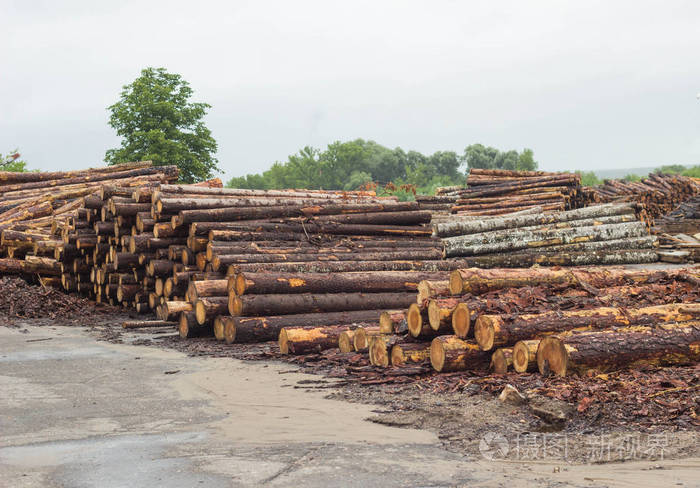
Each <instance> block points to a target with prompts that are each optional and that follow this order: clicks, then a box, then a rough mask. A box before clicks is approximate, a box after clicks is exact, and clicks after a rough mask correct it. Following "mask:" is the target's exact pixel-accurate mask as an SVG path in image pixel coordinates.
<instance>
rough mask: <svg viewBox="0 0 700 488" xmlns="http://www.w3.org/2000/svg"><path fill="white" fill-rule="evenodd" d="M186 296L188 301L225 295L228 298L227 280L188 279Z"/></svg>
mask: <svg viewBox="0 0 700 488" xmlns="http://www.w3.org/2000/svg"><path fill="white" fill-rule="evenodd" d="M186 296H187V300H188V301H190V302H195V301H197V299H198V298H204V297H227V299H228V280H201V281H190V282H189V284H188V286H187V295H186Z"/></svg>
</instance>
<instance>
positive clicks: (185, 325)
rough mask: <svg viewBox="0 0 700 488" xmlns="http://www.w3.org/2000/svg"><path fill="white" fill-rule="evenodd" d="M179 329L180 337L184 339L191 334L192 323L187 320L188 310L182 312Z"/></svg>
mask: <svg viewBox="0 0 700 488" xmlns="http://www.w3.org/2000/svg"><path fill="white" fill-rule="evenodd" d="M177 330H178V332H179V333H180V337H181V338H183V339H187V338H188V337H189V336H190V324H189V320H187V312H183V313H181V314H180V321H179V322H178V326H177Z"/></svg>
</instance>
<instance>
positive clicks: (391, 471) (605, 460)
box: [0, 278, 700, 487]
mask: <svg viewBox="0 0 700 488" xmlns="http://www.w3.org/2000/svg"><path fill="white" fill-rule="evenodd" d="M2 280H3V283H2V286H3V293H2V296H1V297H0V325H4V326H5V327H0V391H3V394H2V395H0V429H1V430H2V436H0V486H13V487H14V486H18V487H22V486H27V487H35V486H37V487H38V486H42V487H43V486H97V485H99V486H103V487H111V486H161V485H163V484H165V483H167V484H168V485H170V486H174V487H178V486H259V485H269V486H275V485H289V484H290V483H293V484H298V485H301V486H329V485H334V486H371V485H379V484H380V483H381V485H382V486H455V485H457V486H459V485H470V486H472V485H477V486H505V485H509V486H510V485H512V484H513V483H517V484H518V485H521V486H630V485H632V484H636V485H640V486H700V476H699V475H698V472H700V449H699V448H698V440H699V438H700V435H699V434H698V431H699V430H700V429H699V426H700V420H699V418H698V416H697V414H698V413H700V408H699V406H698V404H699V402H698V398H699V395H700V391H699V385H700V367H698V366H697V365H696V366H687V367H676V368H661V369H658V368H650V369H642V370H635V371H619V372H614V373H610V374H608V375H603V376H596V377H590V378H566V379H561V378H543V377H542V376H539V375H535V374H532V375H490V376H487V377H482V376H480V375H477V374H475V373H469V372H465V373H453V374H448V375H435V374H431V373H430V372H428V371H421V370H420V369H414V370H410V369H409V370H407V371H406V373H407V374H396V373H387V372H386V371H380V370H377V369H374V368H372V367H368V366H367V364H366V363H365V362H364V360H363V358H362V355H359V354H349V355H339V354H337V353H333V352H328V353H325V354H321V355H309V356H304V357H291V356H287V357H284V356H280V355H279V354H278V353H277V352H276V348H275V345H274V344H273V343H267V344H261V345H232V346H231V345H225V344H222V343H217V342H216V341H214V340H213V339H210V338H202V339H189V340H186V341H183V340H180V339H179V337H176V336H175V335H174V333H173V332H172V331H169V330H162V329H160V330H155V329H151V330H135V331H124V330H123V329H122V328H121V327H120V324H121V321H122V320H124V319H125V318H127V317H126V316H123V315H122V316H119V315H117V314H118V313H121V309H113V308H111V307H104V306H96V305H94V304H91V303H90V302H88V301H86V300H83V299H80V298H77V297H73V296H67V295H63V294H62V293H60V292H54V291H52V290H49V289H42V288H40V287H34V286H27V285H23V284H22V282H20V281H17V280H15V279H13V278H2ZM76 326H77V327H76ZM149 346H150V347H149ZM154 346H155V347H154ZM308 373H314V374H308ZM507 384H512V385H513V386H515V387H516V388H518V390H519V391H520V392H521V393H523V394H524V395H525V396H527V397H528V401H527V402H526V403H525V404H522V405H511V404H505V403H502V402H501V401H499V400H498V398H497V396H498V394H499V393H500V391H501V390H502V389H503V388H504V387H505V385H507Z"/></svg>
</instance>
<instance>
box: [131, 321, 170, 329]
mask: <svg viewBox="0 0 700 488" xmlns="http://www.w3.org/2000/svg"><path fill="white" fill-rule="evenodd" d="M176 325H177V322H168V321H166V320H127V321H126V322H122V327H123V328H124V329H143V328H148V327H172V328H174V327H175V326H176Z"/></svg>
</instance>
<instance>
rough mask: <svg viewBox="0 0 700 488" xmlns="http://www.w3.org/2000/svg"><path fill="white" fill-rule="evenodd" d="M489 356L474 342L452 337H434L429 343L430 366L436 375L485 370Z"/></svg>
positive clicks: (488, 362)
mask: <svg viewBox="0 0 700 488" xmlns="http://www.w3.org/2000/svg"><path fill="white" fill-rule="evenodd" d="M490 356H491V355H490V354H488V353H486V352H484V351H482V350H481V349H479V346H478V344H476V343H475V342H473V341H465V340H462V339H460V338H459V337H457V336H453V335H443V336H439V337H436V338H435V339H433V341H432V342H431V343H430V364H431V365H432V367H433V369H434V370H435V371H437V372H438V373H451V372H453V371H466V370H468V369H485V368H486V367H487V366H488V365H489V364H490V359H491V357H490Z"/></svg>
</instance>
